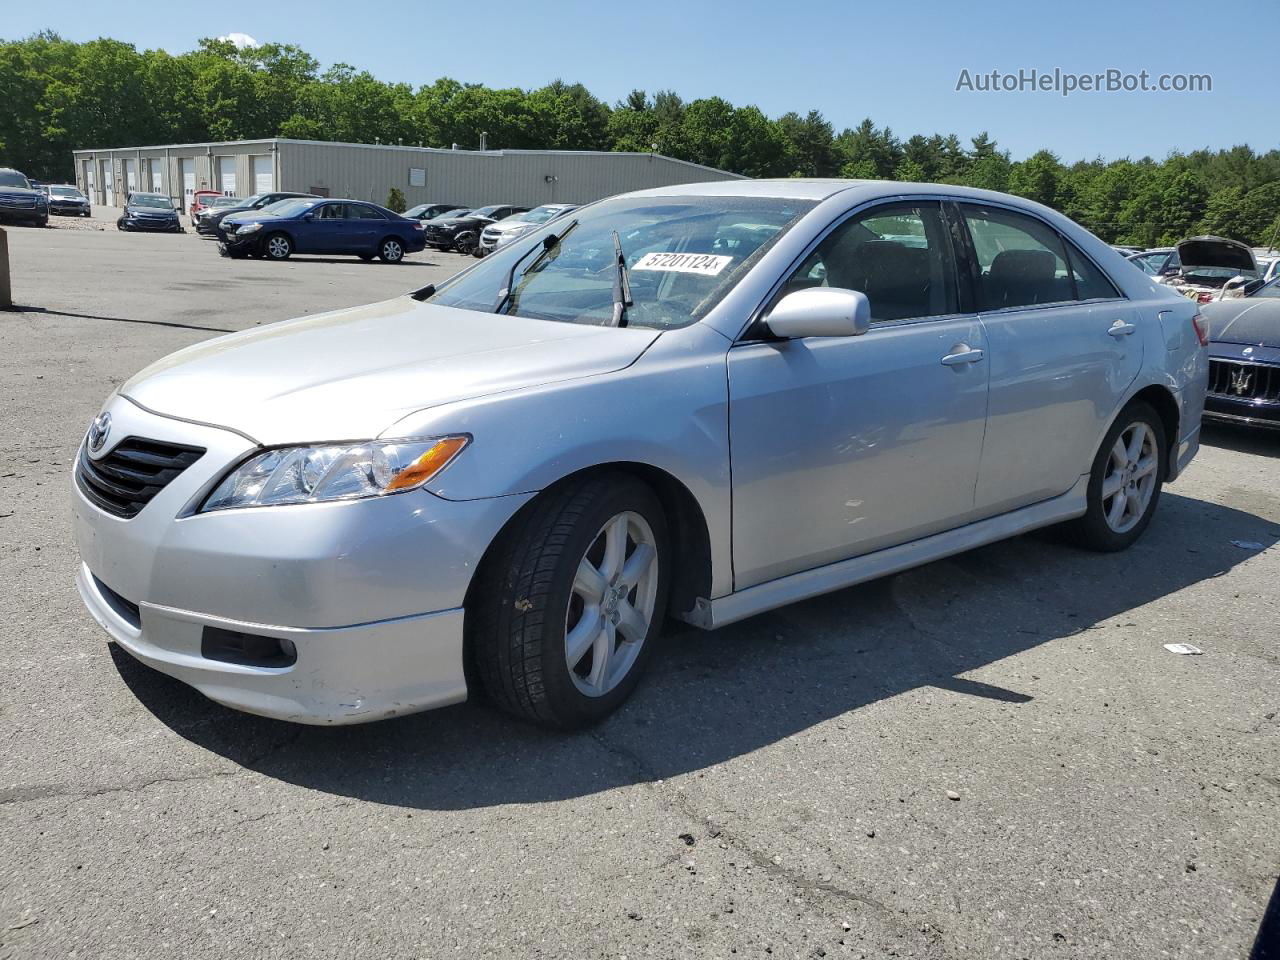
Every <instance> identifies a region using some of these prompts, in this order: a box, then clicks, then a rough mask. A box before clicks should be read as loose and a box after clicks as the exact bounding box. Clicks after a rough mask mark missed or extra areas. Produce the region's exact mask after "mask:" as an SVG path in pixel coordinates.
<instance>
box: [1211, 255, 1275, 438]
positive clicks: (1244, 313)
mask: <svg viewBox="0 0 1280 960" xmlns="http://www.w3.org/2000/svg"><path fill="white" fill-rule="evenodd" d="M1255 283H1256V281H1255ZM1250 287H1252V290H1249V288H1250ZM1246 290H1248V291H1249V292H1247V293H1246V294H1245V295H1244V296H1243V297H1233V298H1228V299H1225V300H1215V301H1213V302H1212V303H1206V304H1203V305H1202V306H1201V307H1200V312H1201V313H1202V314H1203V315H1204V317H1205V319H1207V320H1208V321H1209V393H1208V396H1207V397H1206V398H1205V408H1204V415H1205V417H1206V418H1208V419H1210V420H1225V421H1228V422H1231V423H1243V424H1247V425H1249V426H1255V427H1271V428H1273V429H1280V278H1277V279H1275V280H1272V281H1271V282H1270V283H1266V284H1263V285H1260V286H1255V285H1254V283H1250V284H1248V285H1247V286H1246Z"/></svg>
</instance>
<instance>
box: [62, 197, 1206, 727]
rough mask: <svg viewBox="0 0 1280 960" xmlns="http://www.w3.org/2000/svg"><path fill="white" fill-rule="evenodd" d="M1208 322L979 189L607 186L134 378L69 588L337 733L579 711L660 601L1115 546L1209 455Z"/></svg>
mask: <svg viewBox="0 0 1280 960" xmlns="http://www.w3.org/2000/svg"><path fill="white" fill-rule="evenodd" d="M1205 337H1206V331H1205V329H1204V327H1203V325H1202V323H1201V320H1200V317H1199V315H1198V313H1197V307H1196V304H1195V303H1193V302H1192V301H1190V300H1188V299H1186V298H1184V297H1180V296H1178V295H1177V294H1176V293H1174V292H1173V291H1171V290H1169V289H1168V288H1166V287H1164V286H1163V285H1160V284H1156V283H1154V282H1152V281H1151V280H1150V279H1149V278H1148V277H1146V276H1145V275H1143V274H1142V273H1141V272H1140V271H1137V270H1133V269H1132V268H1130V267H1129V266H1128V265H1127V264H1126V263H1125V261H1124V259H1123V258H1122V257H1121V256H1120V254H1118V253H1116V252H1115V251H1113V250H1111V249H1110V248H1109V247H1108V246H1107V245H1106V244H1104V243H1103V242H1101V241H1100V240H1098V239H1097V238H1096V237H1094V236H1092V235H1091V234H1089V233H1088V232H1086V231H1085V230H1083V229H1082V228H1081V227H1079V226H1077V225H1076V224H1074V223H1072V222H1071V221H1069V220H1067V219H1066V218H1064V217H1062V216H1061V215H1059V214H1057V213H1055V212H1053V211H1051V210H1049V209H1047V208H1045V207H1042V206H1039V205H1036V204H1034V203H1031V202H1028V201H1025V200H1020V199H1016V198H1014V197H1010V196H1005V195H1003V194H997V193H991V192H985V191H979V190H969V189H965V188H961V187H943V186H936V185H922V184H899V183H883V182H877V183H859V182H850V181H804V180H783V181H772V182H770V181H747V180H739V181H732V182H727V183H703V184H696V185H690V186H684V187H665V188H659V189H653V190H646V191H641V192H638V193H632V194H629V195H625V196H620V197H614V198H612V199H609V200H603V201H600V202H597V203H593V204H590V205H588V206H585V207H583V208H581V209H579V210H576V211H574V212H573V213H572V214H571V215H569V216H567V217H565V218H563V219H559V220H555V221H552V222H550V223H548V224H546V225H544V226H543V227H541V228H540V229H539V230H537V231H536V232H534V233H531V234H529V235H527V236H524V237H521V238H520V239H518V240H516V241H515V242H513V243H511V244H508V245H506V246H504V247H502V248H501V249H499V250H497V251H496V252H495V253H493V254H491V255H490V256H488V257H486V258H485V259H484V260H481V261H478V262H477V263H475V264H474V265H472V266H471V267H470V269H467V270H465V271H463V272H462V273H459V274H457V275H456V276H454V277H453V278H452V279H450V280H449V281H448V282H446V283H443V284H441V286H440V287H439V288H438V289H434V288H431V287H427V288H424V289H423V290H421V291H417V292H415V294H413V295H410V296H406V297H403V298H399V299H394V300H389V301H386V302H384V303H378V304H373V305H371V306H366V307H357V308H354V309H348V310H339V311H336V312H333V313H329V314H326V315H321V316H312V317H306V318H303V319H299V320H293V321H290V322H286V323H279V324H275V325H272V326H271V327H268V328H261V329H256V330H249V331H245V332H242V333H236V334H232V335H229V336H225V337H221V338H218V339H216V340H210V341H208V342H205V343H202V344H198V345H196V346H192V347H188V348H187V349H185V350H181V351H179V352H178V353H175V354H173V355H172V356H169V357H167V358H165V359H163V360H160V361H159V362H157V363H155V364H153V365H152V366H151V367H149V368H147V369H146V370H144V371H142V372H141V373H140V374H138V375H137V376H135V377H134V378H133V379H132V380H130V381H128V382H127V383H125V384H124V385H123V386H121V387H120V388H119V389H118V390H117V391H116V392H115V393H113V394H112V395H111V396H110V397H109V398H108V399H107V401H106V403H105V405H104V406H103V408H102V412H101V413H100V414H99V415H98V417H97V419H95V420H94V421H93V424H92V426H91V427H90V429H89V432H88V434H87V435H86V437H85V440H84V444H83V446H82V448H81V450H80V452H79V455H78V458H77V463H76V466H75V470H74V473H75V478H74V484H73V487H74V493H73V503H74V511H75V531H76V538H77V540H78V542H79V548H80V555H81V558H82V560H83V564H82V566H81V568H80V573H79V586H80V591H81V594H82V596H83V598H84V601H85V603H86V605H87V606H88V608H89V610H90V611H91V612H92V614H93V615H94V616H95V617H96V618H97V620H98V621H99V622H100V623H101V624H102V625H103V626H104V627H105V628H106V630H107V631H108V632H109V633H110V635H111V636H112V637H113V638H114V639H115V640H116V641H117V642H118V643H119V644H120V646H122V647H123V648H125V649H126V650H128V651H129V652H130V653H132V654H133V655H134V656H135V657H137V658H138V659H140V660H142V661H143V662H145V663H148V664H150V665H151V666H153V667H155V668H156V669H158V670H161V671H163V672H164V673H167V674H170V675H172V676H175V677H177V678H179V679H181V680H184V681H186V682H187V683H189V684H191V685H192V686H194V687H196V688H197V689H198V690H200V691H202V692H203V693H205V694H206V695H207V696H209V697H211V698H213V699H214V700H217V701H219V702H221V703H224V704H228V705H230V706H233V707H237V708H239V709H242V710H248V711H251V712H254V713H259V714H266V715H269V716H274V717H282V718H285V719H289V720H296V721H303V722H308V723H352V722H358V721H366V720H374V719H377V718H380V717H388V716H392V715H396V714H401V713H406V712H410V711H414V710H422V709H426V708H429V707H436V706H440V705H442V704H448V703H454V702H457V701H459V700H462V699H464V698H465V697H466V696H467V695H468V693H469V686H473V687H474V686H479V687H481V688H482V689H483V691H484V693H485V694H486V695H487V696H488V697H489V698H490V699H491V700H493V701H495V702H496V703H497V704H498V705H500V706H501V707H503V708H505V709H507V710H509V711H511V712H513V713H515V714H518V715H520V716H523V717H527V718H529V719H531V720H533V721H536V722H539V723H543V724H547V725H551V726H556V727H573V726H576V725H581V724H584V723H589V722H592V721H594V720H596V719H598V718H600V717H602V716H603V715H605V714H607V713H608V712H609V711H611V710H613V709H614V708H615V707H617V706H618V705H619V704H620V703H621V702H622V701H623V700H624V699H625V698H626V697H627V696H628V694H630V693H631V691H632V690H633V689H634V687H635V685H636V683H637V680H638V678H639V675H640V672H641V668H642V666H643V664H644V661H645V659H646V657H647V656H648V655H649V653H650V652H651V651H652V649H653V645H654V644H653V640H654V637H655V635H656V633H657V632H658V630H659V629H660V628H661V626H662V623H663V620H664V618H665V617H666V616H667V615H668V614H670V615H674V616H677V617H680V618H683V619H684V620H686V621H688V622H690V623H693V624H696V625H698V626H700V627H706V628H712V627H719V626H721V625H723V624H727V623H732V622H733V621H735V620H740V619H742V618H744V617H749V616H751V615H753V614H756V613H760V612H761V611H764V610H769V609H771V608H773V607H777V606H779V605H782V604H786V603H790V602H792V601H795V600H800V599H802V598H805V597H810V596H813V595H815V594H819V593H823V592H825V591H830V590H835V589H838V588H840V587H844V586H848V585H849V584H854V583H858V582H860V581H864V580H867V579H870V578H873V577H879V576H883V575H885V574H890V573H893V572H895V571H898V570H902V569H905V568H907V567H911V566H915V565H917V564H922V563H926V562H928V561H930V560H933V559H936V558H939V557H943V556H947V555H949V554H954V553H957V552H959V551H963V550H967V549H969V548H971V547H975V546H978V545H980V544H984V543H989V542H991V541H994V540H999V539H1001V538H1004V537H1010V536H1013V535H1015V534H1019V533H1022V532H1023V531H1027V530H1031V529H1034V528H1037V527H1044V526H1047V525H1050V524H1060V523H1064V524H1067V525H1068V528H1069V530H1070V531H1071V533H1072V535H1073V536H1074V537H1075V538H1076V539H1077V540H1078V541H1079V542H1080V543H1082V544H1084V545H1087V546H1089V547H1093V548H1096V549H1100V550H1118V549H1122V548H1124V547H1127V546H1128V545H1129V544H1131V543H1133V541H1134V540H1135V539H1137V538H1138V536H1140V535H1141V533H1142V532H1143V530H1144V528H1145V527H1146V526H1147V524H1148V522H1149V521H1150V520H1151V516H1152V514H1153V512H1154V510H1155V508H1156V504H1157V501H1158V500H1159V496H1160V489H1161V485H1162V484H1163V483H1164V482H1166V481H1169V480H1172V479H1173V478H1175V477H1176V476H1177V475H1178V474H1179V473H1180V472H1181V471H1182V470H1183V469H1184V468H1185V467H1186V465H1187V464H1188V462H1189V461H1190V460H1191V458H1192V457H1193V456H1194V455H1195V453H1196V450H1197V449H1198V444H1199V439H1198V438H1199V431H1200V417H1201V411H1202V409H1203V405H1204V395H1205V383H1206V376H1207V371H1208V359H1207V352H1206V350H1205Z"/></svg>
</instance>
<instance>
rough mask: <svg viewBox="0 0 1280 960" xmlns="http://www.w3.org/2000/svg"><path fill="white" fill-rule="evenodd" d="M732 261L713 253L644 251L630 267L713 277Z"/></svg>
mask: <svg viewBox="0 0 1280 960" xmlns="http://www.w3.org/2000/svg"><path fill="white" fill-rule="evenodd" d="M732 262H733V257H721V256H717V255H716V254H713V253H646V254H645V255H644V256H643V257H641V258H640V259H639V260H638V261H637V262H636V265H635V266H633V267H632V268H631V269H632V270H667V271H670V272H671V273H699V274H702V276H704V277H714V276H715V275H716V274H718V273H719V272H720V271H721V270H723V269H724V268H725V267H727V266H728V265H729V264H730V263H732Z"/></svg>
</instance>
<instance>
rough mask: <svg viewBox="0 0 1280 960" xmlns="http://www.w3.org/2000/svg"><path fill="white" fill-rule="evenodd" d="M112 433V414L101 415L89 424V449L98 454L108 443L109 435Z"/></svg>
mask: <svg viewBox="0 0 1280 960" xmlns="http://www.w3.org/2000/svg"><path fill="white" fill-rule="evenodd" d="M110 431H111V414H109V413H105V412H104V413H100V414H98V415H97V416H96V417H94V418H93V423H91V424H89V449H90V450H91V451H92V452H93V453H97V452H98V451H99V450H101V449H102V447H103V444H105V443H106V442H107V434H108V433H109V432H110Z"/></svg>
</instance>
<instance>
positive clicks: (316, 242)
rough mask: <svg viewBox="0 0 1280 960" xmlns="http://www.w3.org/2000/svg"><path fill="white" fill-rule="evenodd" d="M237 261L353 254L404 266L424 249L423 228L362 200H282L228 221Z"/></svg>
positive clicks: (226, 246)
mask: <svg viewBox="0 0 1280 960" xmlns="http://www.w3.org/2000/svg"><path fill="white" fill-rule="evenodd" d="M222 229H223V231H225V233H226V237H227V239H226V241H225V242H224V243H221V244H219V248H220V249H221V250H222V251H223V252H225V253H226V254H227V255H228V256H231V257H248V256H261V257H266V258H267V259H268V260H287V259H288V258H289V257H290V256H291V255H292V254H295V253H337V254H352V255H354V256H357V257H359V258H360V259H361V260H372V259H373V258H374V257H380V258H381V259H382V260H383V262H385V263H399V262H400V261H401V260H402V259H404V255H405V254H406V253H416V252H417V251H419V250H421V249H422V248H423V245H424V244H423V240H422V223H421V222H420V221H418V220H408V219H406V218H405V217H402V216H400V214H398V213H392V212H391V211H390V210H388V209H387V208H386V207H380V206H378V205H377V204H374V203H364V202H361V201H358V200H325V199H319V198H317V199H298V200H282V201H280V202H279V203H275V204H272V205H271V207H270V209H263V210H256V211H253V212H251V213H233V214H230V215H229V216H227V218H226V219H225V220H223V221H222Z"/></svg>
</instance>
